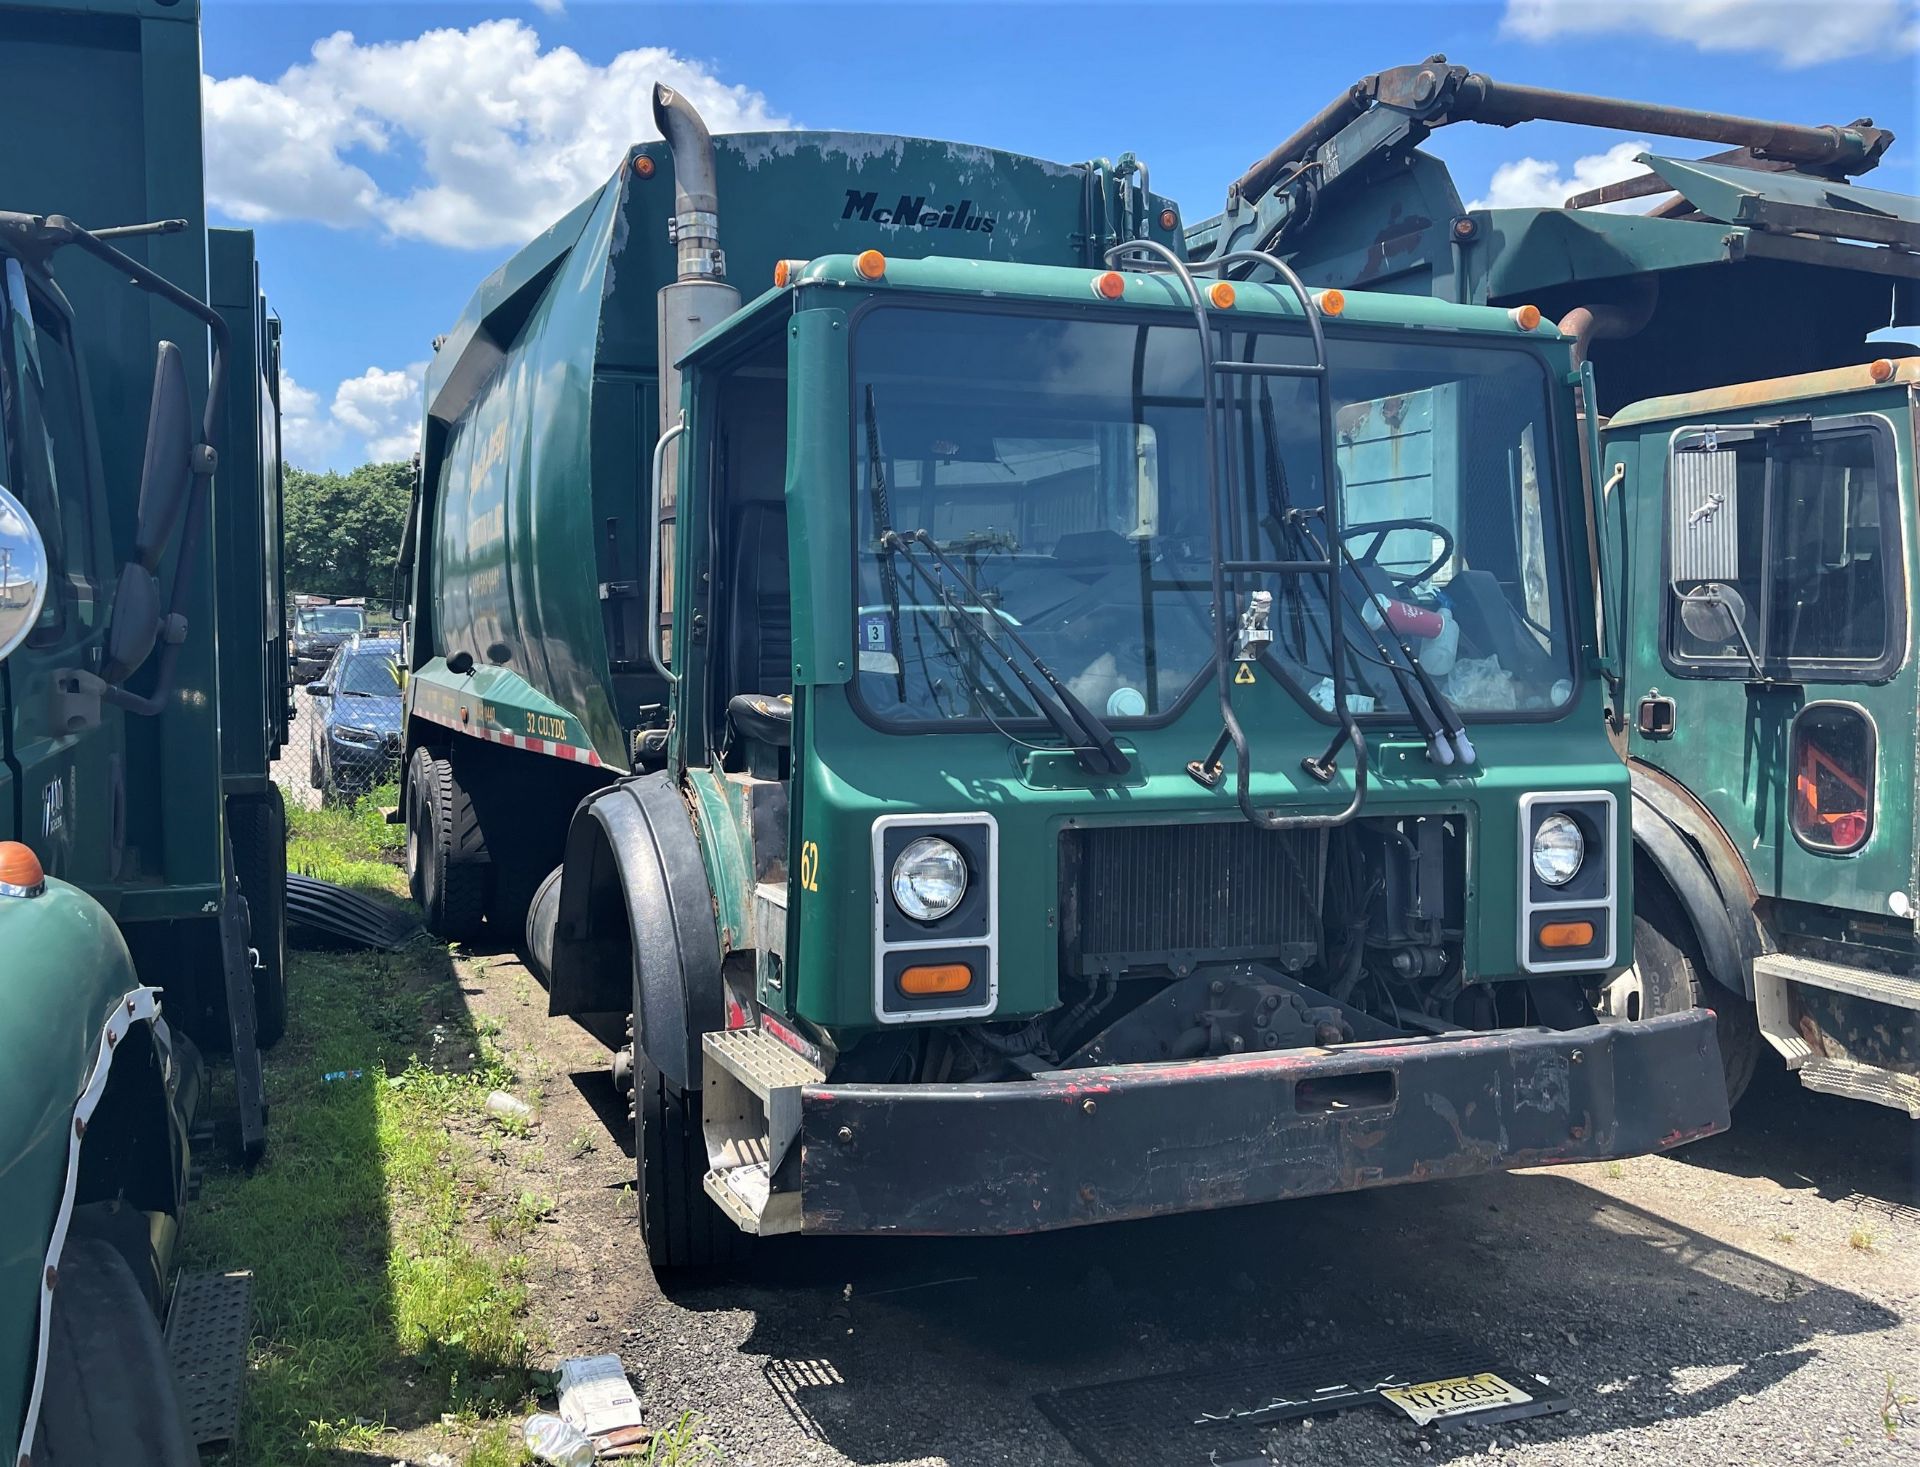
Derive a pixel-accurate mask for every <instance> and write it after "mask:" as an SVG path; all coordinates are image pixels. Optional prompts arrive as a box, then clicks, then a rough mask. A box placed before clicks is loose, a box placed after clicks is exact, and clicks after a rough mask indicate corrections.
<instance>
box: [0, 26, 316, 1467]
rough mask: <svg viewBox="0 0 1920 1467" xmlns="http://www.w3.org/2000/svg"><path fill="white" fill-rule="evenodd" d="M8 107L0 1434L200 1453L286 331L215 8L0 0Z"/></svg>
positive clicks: (268, 977) (142, 1453)
mask: <svg viewBox="0 0 1920 1467" xmlns="http://www.w3.org/2000/svg"><path fill="white" fill-rule="evenodd" d="M80 98H84V99H85V103H84V105H85V108H86V125H85V126H84V127H80V126H76V125H74V113H75V109H76V107H77V106H79V105H80V103H79V102H78V101H77V99H80ZM0 111H4V114H5V119H6V130H7V146H6V147H5V148H3V149H0V977H3V978H4V980H5V981H4V982H0V1029H3V1030H4V1032H5V1034H6V1036H7V1041H8V1054H9V1058H8V1060H7V1062H6V1064H5V1065H4V1066H0V1175H4V1176H5V1177H6V1178H7V1180H8V1202H9V1206H8V1208H7V1212H6V1220H5V1222H4V1224H0V1459H4V1460H6V1461H8V1462H12V1461H15V1460H18V1461H20V1462H22V1463H25V1462H28V1461H29V1460H31V1462H32V1463H34V1464H36V1467H44V1464H51V1463H62V1464H74V1467H79V1464H87V1467H94V1464H100V1463H106V1462H139V1463H143V1464H144V1463H157V1464H167V1467H184V1464H190V1463H191V1462H193V1461H194V1460H195V1459H194V1456H193V1451H194V1441H193V1438H192V1436H190V1435H189V1434H188V1428H187V1426H186V1424H185V1422H184V1418H183V1415H182V1410H181V1406H180V1403H179V1402H178V1401H176V1400H175V1398H174V1388H173V1373H172V1370H171V1368H170V1366H169V1362H168V1358H167V1355H166V1353H165V1348H164V1346H163V1345H162V1341H161V1334H160V1329H159V1323H160V1320H161V1318H162V1317H163V1314H164V1313H165V1311H166V1310H167V1309H168V1308H169V1306H170V1296H171V1295H172V1293H173V1292H174V1274H175V1263H174V1253H175V1248H174V1243H175V1239H176V1237H177V1235H178V1232H179V1229H180V1226H181V1223H182V1217H183V1214H184V1211H185V1208H186V1204H187V1200H188V1193H189V1180H190V1175H191V1169H190V1147H191V1144H192V1141H191V1138H192V1137H193V1136H194V1134H195V1133H196V1131H197V1130H199V1129H200V1127H201V1126H202V1125H203V1124H204V1117H203V1116H202V1114H201V1113H202V1112H203V1111H204V1110H205V1107H203V1106H202V1105H201V1104H200V1102H201V1099H202V1097H203V1095H204V1094H205V1091H206V1089H207V1086H206V1083H205V1081H204V1078H203V1074H202V1065H201V1062H200V1054H201V1053H202V1052H203V1051H212V1050H224V1051H228V1052H230V1053H231V1056H232V1063H233V1072H234V1076H235V1080H236V1083H237V1095H238V1101H239V1107H238V1128H237V1129H238V1137H237V1139H238V1142H239V1145H240V1147H241V1149H242V1151H243V1153H244V1154H246V1155H247V1156H249V1157H251V1156H253V1155H257V1154H258V1152H259V1149H260V1146H261V1144H262V1141H263V1135H264V1133H263V1130H262V1127H263V1125H264V1122H265V1103H264V1098H263V1096H262V1094H261V1087H260V1069H259V1052H258V1051H259V1046H260V1045H261V1044H265V1043H271V1042H272V1041H273V1040H274V1039H275V1038H277V1037H278V1035H279V1032H280V1030H281V1029H282V1028H283V1027H284V1025H285V1022H286V989H285V968H284V949H285V931H284V916H283V913H284V895H285V878H284V861H285V844H284V816H283V811H282V806H281V804H280V799H279V795H278V793H277V792H276V790H275V789H274V786H273V785H272V783H271V781H270V779H269V777H268V765H269V762H270V761H271V759H272V757H273V754H274V752H275V750H276V749H277V748H278V746H279V743H280V742H281V739H282V738H283V736H284V732H285V724H286V668H285V664H284V653H283V644H282V637H281V623H282V615H281V611H280V608H279V605H278V600H277V598H278V593H279V579H280V566H279V534H280V531H279V506H280V492H281V483H280V454H279V444H278V405H277V401H278V390H279V387H278V383H279V375H278V374H279V329H278V322H277V321H276V320H275V318H274V317H273V316H272V314H271V312H270V311H269V310H268V308H267V306H266V303H265V301H264V299H263V298H262V296H261V293H260V286H259V278H258V271H257V268H256V263H255V259H254V247H253V237H252V235H251V234H250V233H248V232H245V231H231V230H209V229H208V228H207V224H206V211H205V205H204V199H203V189H202V182H201V162H200V158H201V154H200V66H199V28H198V17H197V13H196V7H195V6H194V5H193V4H192V3H181V4H177V5H165V4H158V3H149V0H86V3H77V0H5V3H0ZM216 1292H217V1290H216ZM204 1297H211V1296H204ZM178 1312H179V1311H177V1310H176V1313H178ZM192 1313H193V1311H192V1310H188V1311H186V1314H187V1315H190V1314H192ZM174 1334H175V1337H176V1339H177V1340H178V1339H181V1338H189V1337H191V1334H192V1327H191V1323H190V1321H188V1320H187V1319H186V1317H185V1315H183V1316H182V1317H181V1318H180V1319H179V1320H176V1329H175V1331H174ZM242 1334H243V1335H244V1331H243V1332H242ZM199 1343H204V1341H200V1342H199ZM218 1414H219V1413H218V1411H217V1410H216V1412H215V1415H216V1417H217V1416H218Z"/></svg>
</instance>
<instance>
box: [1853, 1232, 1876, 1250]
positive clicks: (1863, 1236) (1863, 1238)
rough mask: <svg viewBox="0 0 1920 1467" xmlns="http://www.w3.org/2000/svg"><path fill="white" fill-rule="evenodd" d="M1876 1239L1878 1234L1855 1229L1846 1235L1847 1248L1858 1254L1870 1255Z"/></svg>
mask: <svg viewBox="0 0 1920 1467" xmlns="http://www.w3.org/2000/svg"><path fill="white" fill-rule="evenodd" d="M1877 1237H1878V1234H1876V1233H1873V1232H1871V1231H1870V1230H1868V1229H1866V1228H1855V1229H1854V1230H1853V1231H1852V1232H1851V1233H1848V1234H1847V1246H1848V1247H1849V1248H1852V1249H1854V1250H1856V1251H1857V1252H1860V1253H1871V1252H1873V1245H1874V1241H1875V1239H1876V1238H1877Z"/></svg>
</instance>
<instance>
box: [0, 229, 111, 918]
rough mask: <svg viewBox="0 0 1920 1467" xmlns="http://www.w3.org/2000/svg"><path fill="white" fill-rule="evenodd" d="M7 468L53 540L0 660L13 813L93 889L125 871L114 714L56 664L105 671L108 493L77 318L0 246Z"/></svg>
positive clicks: (21, 831) (37, 842)
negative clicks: (27, 621)
mask: <svg viewBox="0 0 1920 1467" xmlns="http://www.w3.org/2000/svg"><path fill="white" fill-rule="evenodd" d="M0 272H4V278H3V279H0V287H3V288H0V353H3V354H4V356H5V365H6V383H5V385H6V391H5V393H4V394H3V395H0V413H4V416H5V432H4V435H3V436H4V438H5V442H6V450H7V463H6V476H7V479H8V481H9V484H10V487H12V489H13V492H14V493H15V495H16V496H17V497H18V498H19V499H20V500H21V501H22V503H24V504H25V505H26V507H27V512H28V513H29V514H30V515H32V516H33V520H34V523H35V524H37V525H38V526H39V527H40V532H41V534H42V536H44V537H45V540H46V543H47V558H48V584H47V597H46V604H45V606H44V608H43V609H42V611H41V615H40V621H39V625H38V626H37V627H36V628H35V629H34V631H33V633H32V634H31V635H30V636H29V637H28V638H27V640H26V641H25V642H24V643H23V644H22V645H21V646H20V647H19V648H18V649H17V650H16V651H15V652H14V654H13V655H12V656H11V657H10V658H8V659H7V661H6V663H5V664H4V667H0V687H4V690H5V692H4V698H5V702H6V706H7V710H8V717H7V720H6V730H7V735H6V737H7V743H6V760H5V762H6V770H7V776H8V782H9V784H10V785H11V786H12V788H11V791H10V793H9V800H8V803H9V816H8V822H9V823H10V824H11V825H12V826H13V829H14V832H15V834H16V835H17V837H18V838H19V839H21V840H24V841H26V842H27V844H28V845H30V846H32V847H33V848H34V850H35V852H36V853H37V854H38V855H39V857H40V860H41V862H42V864H43V865H44V866H45V867H46V869H47V871H48V872H49V873H51V874H53V875H56V876H60V877H63V878H65V879H66V880H68V881H72V882H74V883H76V884H78V885H81V886H85V887H87V888H89V889H90V890H96V891H97V890H98V889H100V888H101V887H102V886H105V885H107V884H109V883H111V882H112V881H114V880H115V879H116V878H117V877H118V875H119V870H118V868H119V863H120V844H121V841H120V831H121V828H122V824H123V821H122V813H121V812H122V804H121V801H122V799H123V787H124V779H123V774H122V766H121V754H120V747H119V746H120V717H119V715H118V714H115V713H112V712H108V713H106V714H104V715H101V714H99V713H93V714H91V715H87V714H80V715H78V716H68V710H66V709H63V708H62V707H61V706H60V705H58V704H57V703H56V701H55V697H54V694H55V674H56V673H58V672H59V671H61V670H63V669H70V668H82V669H85V670H87V671H92V672H97V671H98V669H99V664H100V657H101V646H102V642H103V638H104V635H105V625H106V612H107V607H106V604H105V596H104V593H103V586H104V585H105V580H104V566H105V563H106V560H107V556H108V549H109V547H108V541H107V529H106V504H105V497H104V487H103V485H102V483H101V477H100V470H99V463H98V457H97V454H96V452H95V447H96V446H95V443H94V440H93V434H92V431H91V429H92V423H91V416H90V409H89V408H88V406H87V403H88V397H87V392H86V383H85V380H84V378H83V376H82V367H81V362H80V359H79V354H78V353H77V351H76V350H75V348H74V335H73V329H72V318H71V315H70V313H69V312H68V311H67V309H66V305H65V302H64V300H63V299H62V298H61V297H60V295H59V293H58V291H57V289H56V288H54V287H53V286H52V284H51V283H50V282H48V281H46V280H44V279H41V278H35V277H33V276H30V275H29V273H28V272H27V271H26V270H25V269H24V268H23V267H22V266H21V264H20V263H19V261H17V260H15V259H13V258H11V257H8V258H5V259H0Z"/></svg>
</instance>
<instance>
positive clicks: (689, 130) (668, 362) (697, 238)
mask: <svg viewBox="0 0 1920 1467" xmlns="http://www.w3.org/2000/svg"><path fill="white" fill-rule="evenodd" d="M653 120H654V123H655V125H656V126H657V127H659V129H660V136H661V137H663V138H665V139H666V140H667V147H668V149H669V150H670V151H671V152H672V154H673V216H672V218H670V219H669V220H668V221H667V238H668V239H670V240H671V241H673V245H674V253H675V256H676V258H677V261H678V268H679V278H678V279H677V280H676V281H675V282H674V283H673V284H672V285H667V286H663V287H661V290H660V297H659V320H660V333H659V346H660V431H661V432H662V433H665V432H666V431H667V429H669V428H671V427H672V426H673V425H674V424H675V423H676V422H678V421H679V418H680V369H679V368H678V366H676V365H675V364H676V363H677V362H678V361H679V360H680V358H681V357H682V356H684V355H685V354H686V351H687V348H688V347H690V346H692V345H693V343H694V342H695V341H696V340H698V339H699V338H700V336H701V335H703V334H704V333H705V332H707V331H709V330H711V329H712V328H713V327H715V326H717V325H719V324H720V322H722V321H724V320H726V318H727V317H728V316H731V315H732V314H733V313H734V312H735V311H737V310H739V309H740V292H739V291H737V290H735V289H734V288H733V287H732V286H731V285H728V284H727V257H726V254H725V252H724V251H722V250H721V248H720V197H719V193H718V191H717V187H716V184H715V182H714V164H713V136H712V134H711V133H709V132H708V131H707V124H706V123H705V122H704V121H702V120H701V117H700V114H699V113H698V112H696V111H694V110H693V105H692V104H691V103H690V102H688V101H687V99H686V98H685V97H684V96H683V95H681V94H680V93H679V92H677V91H675V90H674V89H673V88H672V87H669V86H666V85H664V84H662V83H659V82H656V83H654V88H653ZM673 447H674V449H676V450H677V448H678V445H677V444H676V445H674V446H673ZM676 467H677V465H676V464H675V463H674V461H673V460H671V459H670V460H669V461H668V464H667V466H666V472H667V478H666V482H667V483H672V482H673V478H672V475H673V472H674V470H675V468H676Z"/></svg>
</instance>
